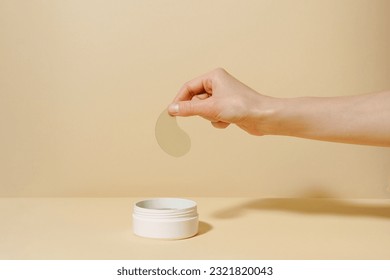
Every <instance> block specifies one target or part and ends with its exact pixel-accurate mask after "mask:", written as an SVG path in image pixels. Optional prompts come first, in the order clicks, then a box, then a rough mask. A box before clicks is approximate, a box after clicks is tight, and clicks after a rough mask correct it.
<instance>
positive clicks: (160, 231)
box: [133, 198, 198, 239]
mask: <svg viewBox="0 0 390 280" xmlns="http://www.w3.org/2000/svg"><path fill="white" fill-rule="evenodd" d="M133 232H134V233H135V234H136V235H138V236H142V237H148V238H161V239H183V238H188V237H191V236H194V235H196V234H197V233H198V213H197V205H196V202H195V201H192V200H188V199H182V198H156V199H149V200H143V201H139V202H137V203H135V205H134V208H133Z"/></svg>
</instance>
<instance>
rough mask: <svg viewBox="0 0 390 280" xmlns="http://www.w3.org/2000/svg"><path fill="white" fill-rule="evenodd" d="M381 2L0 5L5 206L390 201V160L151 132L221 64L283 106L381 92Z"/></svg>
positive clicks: (385, 32) (279, 143) (375, 152)
mask: <svg viewBox="0 0 390 280" xmlns="http://www.w3.org/2000/svg"><path fill="white" fill-rule="evenodd" d="M389 12H390V1H387V0H383V1H380V0H377V1H373V0H353V1H352V0H351V1H347V0H343V1H339V0H328V1H320V0H318V1H314V0H313V1H303V0H301V1H288V0H285V1H271V0H269V1H260V0H253V1H249V0H246V1H227V0H219V1H216V0H214V1H209V0H207V1H199V0H198V1H179V0H176V1H145V0H142V1H141V0H139V1H129V0H122V1H95V0H94V1H92V0H88V1H87V0H84V1H4V0H0V131H1V132H0V133H1V137H0V196H261V197H265V196H320V197H329V196H330V197H348V198H363V197H365V198H389V197H390V150H389V149H386V148H377V147H365V146H349V145H345V144H334V143H324V142H315V141H308V140H301V139H293V138H286V137H262V138H259V137H252V136H248V135H246V134H245V132H243V131H240V130H239V129H237V128H236V127H230V128H228V129H227V130H224V131H221V130H216V129H213V128H212V126H211V125H209V124H208V123H207V122H205V121H203V120H201V119H199V118H186V119H180V120H179V123H180V125H181V127H182V128H183V129H184V130H185V131H186V132H187V133H188V134H189V135H190V136H191V139H192V148H191V151H190V152H189V154H187V155H186V156H184V157H182V158H174V157H171V156H169V155H167V154H165V153H164V152H163V151H162V150H161V149H160V147H159V146H158V144H157V142H156V140H155V137H154V125H155V122H156V120H157V118H158V116H159V114H160V113H161V111H162V110H163V109H164V108H165V107H166V106H167V105H168V104H169V102H170V101H171V99H172V98H173V97H174V95H175V94H176V91H177V90H178V88H179V87H180V86H181V85H182V83H183V82H185V81H186V80H188V79H191V78H192V77H194V76H197V75H199V74H202V73H203V72H206V71H209V70H211V69H212V68H214V67H217V66H222V67H225V68H226V69H227V70H228V71H229V72H231V73H232V74H233V75H234V76H236V77H237V78H239V79H241V80H242V81H243V82H244V83H246V84H248V85H249V86H251V87H252V88H254V89H256V90H258V91H260V92H262V93H264V94H268V95H272V96H278V97H293V96H303V95H306V96H307V95H310V96H332V95H350V94H359V93H366V92H372V91H379V90H384V89H389V88H390V80H389V73H390V52H389V49H390V33H389V26H390V17H389Z"/></svg>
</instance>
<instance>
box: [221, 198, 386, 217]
mask: <svg viewBox="0 0 390 280" xmlns="http://www.w3.org/2000/svg"><path fill="white" fill-rule="evenodd" d="M247 210H258V211H281V212H295V213H300V214H306V215H334V216H360V217H364V216H366V217H374V218H384V219H390V203H382V204H378V203H375V204H374V203H369V200H368V201H367V202H364V203H363V202H360V203H359V202H351V201H348V200H341V199H319V198H266V199H255V200H249V201H248V202H244V203H241V204H239V205H235V206H232V207H229V208H226V209H222V210H219V211H218V212H216V213H214V217H215V218H218V219H231V218H237V217H240V216H243V215H244V214H245V212H246V211H247Z"/></svg>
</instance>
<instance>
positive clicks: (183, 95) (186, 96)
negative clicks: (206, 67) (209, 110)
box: [173, 73, 213, 102]
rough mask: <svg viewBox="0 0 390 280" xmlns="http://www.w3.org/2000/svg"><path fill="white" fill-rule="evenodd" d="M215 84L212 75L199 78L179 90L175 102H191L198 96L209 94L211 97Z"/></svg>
mask: <svg viewBox="0 0 390 280" xmlns="http://www.w3.org/2000/svg"><path fill="white" fill-rule="evenodd" d="M212 92H213V84H212V79H211V77H210V74H209V73H208V74H205V75H202V76H199V77H197V78H195V79H192V80H191V81H188V82H187V83H185V84H184V85H183V86H182V87H181V88H180V90H179V92H178V94H177V95H176V97H175V99H174V100H173V102H178V101H185V100H191V99H192V98H193V97H194V96H196V95H201V94H204V93H207V94H208V95H211V94H212Z"/></svg>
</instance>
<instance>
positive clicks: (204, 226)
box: [196, 221, 213, 236]
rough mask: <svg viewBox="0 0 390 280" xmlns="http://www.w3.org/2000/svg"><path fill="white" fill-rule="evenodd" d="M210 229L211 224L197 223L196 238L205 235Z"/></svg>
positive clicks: (211, 227)
mask: <svg viewBox="0 0 390 280" xmlns="http://www.w3.org/2000/svg"><path fill="white" fill-rule="evenodd" d="M212 229H213V226H212V225H211V224H209V223H206V222H203V221H199V229H198V234H197V235H196V236H200V235H203V234H206V233H208V232H209V231H211V230H212Z"/></svg>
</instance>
